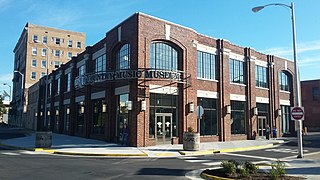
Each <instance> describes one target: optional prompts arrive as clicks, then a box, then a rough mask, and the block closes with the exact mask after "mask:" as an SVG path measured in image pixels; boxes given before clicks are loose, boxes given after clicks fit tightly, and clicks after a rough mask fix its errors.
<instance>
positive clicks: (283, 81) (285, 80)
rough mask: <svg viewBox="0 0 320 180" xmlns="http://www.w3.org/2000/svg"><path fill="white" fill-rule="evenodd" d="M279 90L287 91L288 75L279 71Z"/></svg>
mask: <svg viewBox="0 0 320 180" xmlns="http://www.w3.org/2000/svg"><path fill="white" fill-rule="evenodd" d="M279 83H280V90H282V91H289V76H288V75H287V74H286V73H284V72H281V73H280V75H279Z"/></svg>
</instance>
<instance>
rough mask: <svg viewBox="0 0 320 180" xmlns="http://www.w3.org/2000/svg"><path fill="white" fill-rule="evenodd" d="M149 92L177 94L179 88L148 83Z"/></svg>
mask: <svg viewBox="0 0 320 180" xmlns="http://www.w3.org/2000/svg"><path fill="white" fill-rule="evenodd" d="M149 88H150V90H149V91H150V93H156V94H173V95H178V94H179V92H178V91H179V89H178V88H177V87H170V86H159V85H150V86H149Z"/></svg>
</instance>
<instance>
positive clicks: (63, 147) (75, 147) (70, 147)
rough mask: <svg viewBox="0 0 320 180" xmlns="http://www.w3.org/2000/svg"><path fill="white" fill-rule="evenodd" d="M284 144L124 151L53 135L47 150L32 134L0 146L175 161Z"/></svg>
mask: <svg viewBox="0 0 320 180" xmlns="http://www.w3.org/2000/svg"><path fill="white" fill-rule="evenodd" d="M283 142H284V140H268V141H267V140H242V141H229V142H209V143H201V146H200V151H183V145H182V144H175V145H171V144H168V145H157V146H151V147H140V148H137V147H125V146H121V145H119V144H114V143H108V142H105V141H99V140H94V139H86V138H81V137H76V136H68V135H63V134H55V133H53V134H52V147H51V148H50V149H42V148H35V133H30V134H29V135H28V136H26V137H21V138H15V139H8V140H5V141H2V142H1V144H2V145H4V146H7V147H13V148H18V149H26V150H32V151H44V152H48V153H54V154H66V155H84V156H147V157H178V156H183V155H207V154H213V153H220V152H233V151H243V150H253V149H261V148H268V147H272V146H273V145H274V144H279V143H283Z"/></svg>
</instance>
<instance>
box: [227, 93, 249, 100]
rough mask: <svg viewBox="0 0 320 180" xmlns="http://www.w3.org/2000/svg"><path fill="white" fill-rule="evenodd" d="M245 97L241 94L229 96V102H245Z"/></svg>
mask: <svg viewBox="0 0 320 180" xmlns="http://www.w3.org/2000/svg"><path fill="white" fill-rule="evenodd" d="M246 99H247V97H246V95H241V94H230V100H232V101H246Z"/></svg>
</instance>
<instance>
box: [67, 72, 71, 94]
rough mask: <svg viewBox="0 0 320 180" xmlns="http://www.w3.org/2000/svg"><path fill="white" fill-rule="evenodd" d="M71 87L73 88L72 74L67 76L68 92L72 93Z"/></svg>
mask: <svg viewBox="0 0 320 180" xmlns="http://www.w3.org/2000/svg"><path fill="white" fill-rule="evenodd" d="M70 87H71V73H68V74H67V89H66V92H69V91H70Z"/></svg>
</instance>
